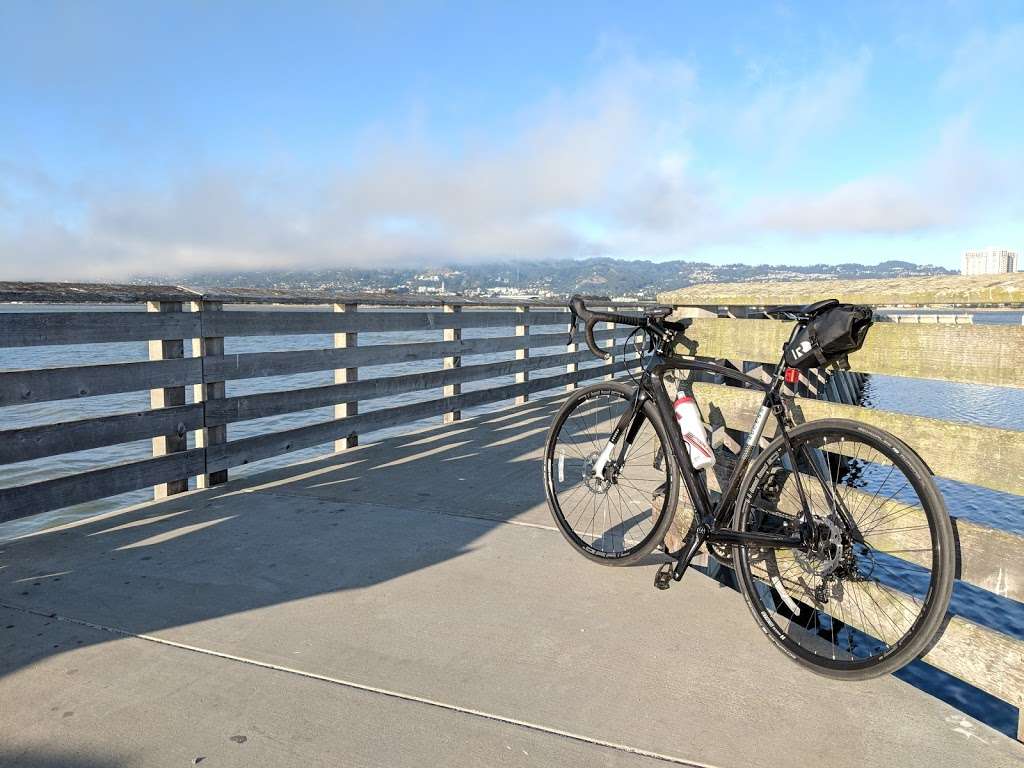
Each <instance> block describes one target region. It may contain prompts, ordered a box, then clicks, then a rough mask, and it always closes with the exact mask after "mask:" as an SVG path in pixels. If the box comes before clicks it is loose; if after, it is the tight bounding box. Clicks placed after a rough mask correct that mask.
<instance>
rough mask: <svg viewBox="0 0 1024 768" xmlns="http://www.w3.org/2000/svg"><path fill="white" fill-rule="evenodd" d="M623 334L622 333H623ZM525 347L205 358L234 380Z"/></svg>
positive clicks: (499, 343) (214, 370) (406, 347)
mask: <svg viewBox="0 0 1024 768" xmlns="http://www.w3.org/2000/svg"><path fill="white" fill-rule="evenodd" d="M613 335H615V334H614V332H613V331H598V332H596V333H595V336H596V337H597V338H599V339H607V338H612V336H613ZM620 335H621V332H620ZM565 339H566V335H565V334H564V333H551V334H543V335H537V336H531V337H530V348H531V349H533V348H541V347H555V346H560V347H564V346H565ZM522 345H523V339H522V338H520V337H516V336H503V337H500V338H484V339H459V340H456V341H426V342H419V343H415V344H379V345H375V346H365V347H343V348H334V349H305V350H297V351H290V352H250V353H247V354H240V355H226V356H224V357H207V358H205V362H204V365H205V371H206V377H207V378H208V379H211V380H218V381H231V380H233V379H251V378H259V377H263V376H286V375H290V374H294V373H309V372H311V371H326V370H331V369H335V368H356V367H363V366H372V365H388V364H392V363H409V362H416V361H420V360H438V359H441V358H444V357H455V356H460V357H465V356H467V355H486V354H491V353H495V352H512V351H514V350H516V349H519V348H520V347H522Z"/></svg>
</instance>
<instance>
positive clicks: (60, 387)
mask: <svg viewBox="0 0 1024 768" xmlns="http://www.w3.org/2000/svg"><path fill="white" fill-rule="evenodd" d="M202 376H203V373H202V364H201V362H200V360H199V359H198V358H193V357H189V358H183V359H178V360H156V361H149V362H136V363H112V364H109V365H80V366H71V367H68V368H41V369H38V370H30V371H3V372H0V407H2V406H5V405H18V404H20V403H42V402H47V401H50V400H65V399H69V398H76V397H94V396H96V395H110V394H116V393H120V392H137V391H139V390H143V389H153V388H154V387H172V386H184V385H186V384H195V383H198V382H200V381H202Z"/></svg>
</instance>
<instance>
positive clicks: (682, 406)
mask: <svg viewBox="0 0 1024 768" xmlns="http://www.w3.org/2000/svg"><path fill="white" fill-rule="evenodd" d="M675 412H676V422H677V423H678V424H679V431H680V433H682V436H683V442H684V443H685V444H686V450H687V451H688V452H689V453H690V461H692V462H693V466H694V468H695V469H707V468H708V467H711V466H714V463H715V452H714V451H712V450H711V445H710V443H708V436H707V431H706V430H705V429H704V421H703V419H701V417H700V411H699V410H697V404H696V403H695V402H693V398H692V397H680V398H677V399H676V402H675Z"/></svg>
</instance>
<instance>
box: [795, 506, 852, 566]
mask: <svg viewBox="0 0 1024 768" xmlns="http://www.w3.org/2000/svg"><path fill="white" fill-rule="evenodd" d="M815 523H816V524H817V525H818V527H819V530H820V531H822V533H825V532H826V531H827V536H825V535H823V536H821V537H820V540H819V542H818V546H816V547H815V548H814V549H811V550H803V549H795V550H793V557H794V559H795V560H796V561H797V563H799V564H800V567H801V568H803V569H804V571H805V572H807V573H808V574H811V575H813V576H818V577H820V578H826V577H827V576H830V575H831V574H832V573H833V572H834V571H835V570H836V568H838V567H839V564H840V563H841V562H842V561H843V535H842V531H841V530H840V528H839V526H838V525H836V524H835V523H834V522H833V521H832V520H830V519H828V518H825V519H824V520H821V519H816V520H815Z"/></svg>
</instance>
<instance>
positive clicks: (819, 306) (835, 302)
mask: <svg viewBox="0 0 1024 768" xmlns="http://www.w3.org/2000/svg"><path fill="white" fill-rule="evenodd" d="M837 306H839V299H822V300H821V301H816V302H814V303H813V304H805V305H804V306H800V305H798V304H789V305H786V304H783V305H781V306H777V307H765V308H764V313H765V315H767V316H768V317H780V316H785V315H793V316H795V317H796V319H797V320H810V319H811V318H812V317H815V316H817V315H820V314H821V313H822V312H825V311H827V310H829V309H832V307H837Z"/></svg>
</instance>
